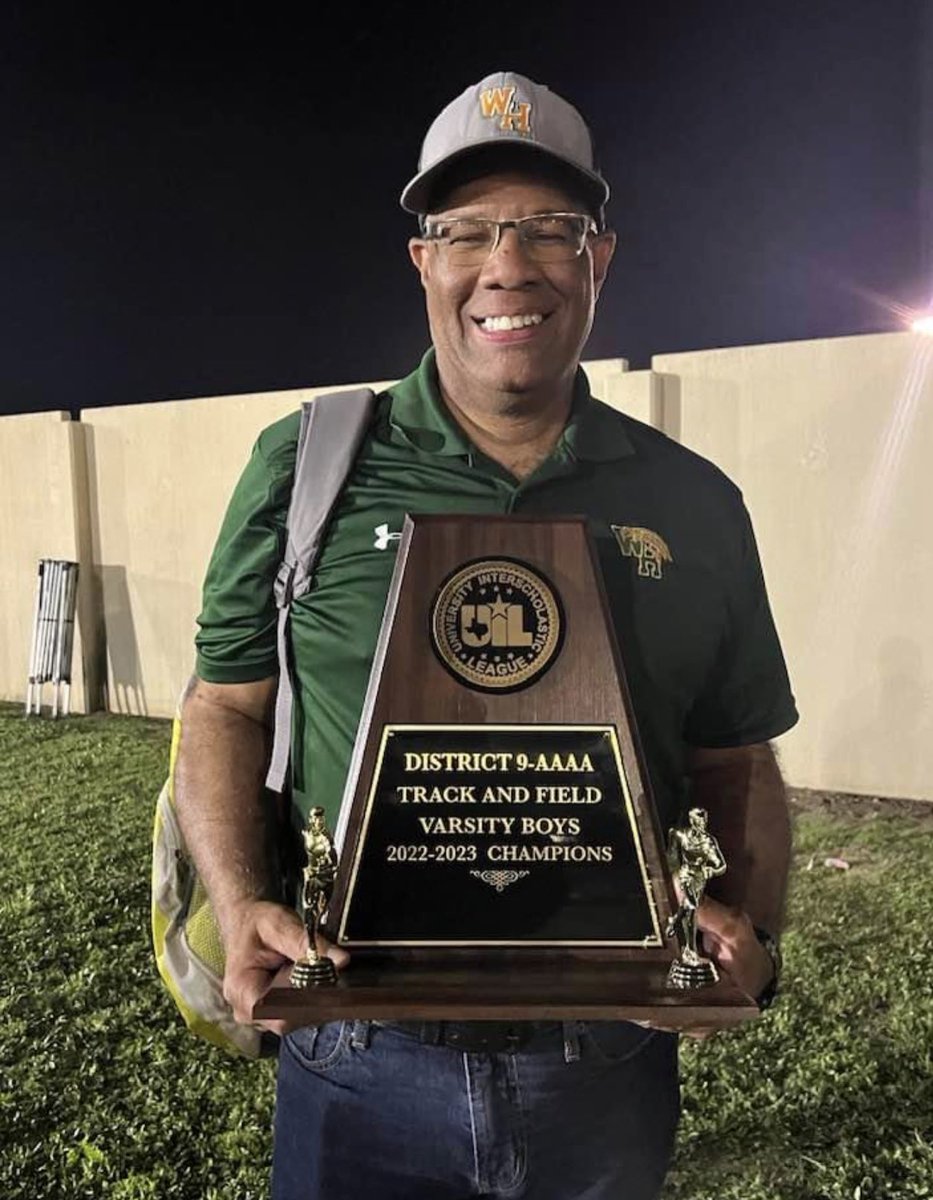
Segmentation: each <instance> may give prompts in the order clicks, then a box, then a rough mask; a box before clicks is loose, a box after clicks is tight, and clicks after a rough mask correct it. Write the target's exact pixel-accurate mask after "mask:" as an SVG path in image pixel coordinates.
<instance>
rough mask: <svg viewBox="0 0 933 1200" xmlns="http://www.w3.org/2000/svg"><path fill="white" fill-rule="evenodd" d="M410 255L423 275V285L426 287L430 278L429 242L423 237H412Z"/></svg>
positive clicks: (409, 243) (409, 248)
mask: <svg viewBox="0 0 933 1200" xmlns="http://www.w3.org/2000/svg"><path fill="white" fill-rule="evenodd" d="M408 257H409V258H410V259H411V261H412V262H413V263H414V266H415V270H416V271H417V272H418V274H419V275H420V276H421V286H422V287H425V286H426V285H427V280H428V263H429V260H430V255H429V254H428V243H427V242H426V241H425V240H424V239H423V238H414V237H413V238H411V239H409V242H408Z"/></svg>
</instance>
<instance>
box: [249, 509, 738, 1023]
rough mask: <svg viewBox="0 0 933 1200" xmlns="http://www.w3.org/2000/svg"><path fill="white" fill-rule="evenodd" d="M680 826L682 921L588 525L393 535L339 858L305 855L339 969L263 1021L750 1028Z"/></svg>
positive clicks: (277, 994) (705, 852)
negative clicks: (337, 950)
mask: <svg viewBox="0 0 933 1200" xmlns="http://www.w3.org/2000/svg"><path fill="white" fill-rule="evenodd" d="M690 820H691V823H690V825H689V827H688V828H686V829H684V830H680V831H677V832H676V833H672V835H671V838H672V841H671V854H672V858H673V864H674V870H675V871H676V873H677V878H678V880H679V886H680V892H681V894H682V896H683V900H682V902H681V904H680V906H678V903H677V896H676V895H675V890H674V883H673V879H672V873H671V865H670V864H669V862H668V856H667V852H666V851H665V848H664V845H663V837H662V834H661V829H660V826H659V823H658V817H657V813H656V811H655V807H654V803H653V800H652V797H651V794H650V788H649V783H648V777H647V773H646V770H645V767H644V763H643V758H642V753H641V749H640V745H639V742H638V732H637V729H636V725H635V719H634V715H633V710H632V704H631V700H630V697H629V693H628V689H627V685H626V681H625V674H624V671H623V666H622V658H621V655H620V652H619V648H618V646H617V644H616V635H615V631H614V626H613V622H612V619H611V616H610V612H609V607H608V601H607V598H606V594H605V588H604V585H603V580H602V575H601V571H600V567H599V562H598V558H597V555H596V550H595V547H594V545H593V542H592V538H591V536H590V533H589V531H588V528H587V523H586V520H585V519H584V518H582V517H547V518H545V517H525V516H521V517H515V516H510V517H475V516H474V517H467V516H420V515H419V516H413V517H412V516H410V517H406V520H405V526H404V529H403V532H402V537H401V541H400V543H399V550H398V557H397V561H396V566H395V573H394V575H393V579H392V584H391V586H390V589H389V594H388V598H387V601H386V608H385V615H384V618H383V623H382V628H381V631H380V636H379V641H378V644H377V647H376V652H375V655H374V659H373V665H372V670H371V675H370V682H369V687H368V689H367V693H366V699H365V702H364V705H363V711H362V715H361V718H360V723H359V729H358V734H357V739H356V743H355V746H354V750H353V755H352V758H351V762H350V768H349V771H348V776H347V783H346V789H345V792H344V797H343V802H342V805H341V808H340V813H339V818H338V820H337V822H336V826H335V830H334V847H333V848H331V849H328V846H329V842H328V840H327V835H326V831H325V830H324V829H323V821H322V818H321V817H319V816H315V815H314V814H312V822H313V823H314V825H315V829H314V831H313V832H312V831H311V829H310V827H309V831H308V833H306V835H305V841H306V849H307V851H308V867H307V868H306V871H305V888H304V908H305V918H306V921H307V923H308V930H309V937H310V942H311V947H312V950H311V951H310V952H309V958H313V956H314V955H315V953H316V952H315V951H314V949H313V947H314V936H313V935H314V933H315V932H317V930H318V928H320V929H321V932H322V933H323V934H324V936H325V937H327V938H328V939H329V940H330V941H331V942H333V943H335V944H336V945H338V946H341V947H343V948H345V949H346V950H348V951H349V953H350V964H349V966H348V967H346V968H345V969H344V970H343V971H341V972H340V973H339V976H338V977H337V978H336V979H333V977H331V979H332V982H330V983H328V982H327V979H326V978H325V975H324V972H325V971H327V969H328V968H327V967H323V968H322V967H321V966H320V965H319V964H318V965H314V963H313V962H306V963H301V964H298V965H297V966H296V967H295V968H294V973H293V979H292V982H293V983H296V984H297V986H291V985H290V984H289V981H288V975H287V972H285V971H283V973H282V976H281V978H277V979H276V980H275V981H274V984H273V987H272V989H271V990H270V991H269V992H268V993H267V994H266V995H265V996H264V997H263V999H262V1000H261V1001H260V1002H259V1004H258V1005H257V1006H256V1008H255V1010H254V1016H255V1017H256V1018H257V1019H263V1018H266V1019H268V1018H279V1019H282V1018H285V1019H288V1020H290V1021H293V1022H306V1023H318V1022H320V1021H323V1020H329V1019H335V1018H344V1017H353V1018H359V1019H366V1018H369V1019H398V1020H408V1019H422V1020H445V1019H457V1020H469V1019H479V1020H482V1019H490V1020H492V1019H495V1020H500V1019H501V1020H521V1019H529V1020H541V1019H548V1020H550V1019H565V1018H567V1019H569V1018H577V1019H591V1020H599V1019H631V1020H646V1021H652V1020H653V1021H655V1022H656V1023H658V1024H663V1025H665V1026H667V1027H680V1026H686V1025H691V1024H695V1023H703V1024H707V1025H719V1026H724V1025H729V1024H734V1023H737V1022H739V1021H744V1020H747V1019H748V1018H749V1017H750V1016H752V1015H755V1014H757V1011H758V1010H757V1006H756V1005H755V1004H754V1002H753V1001H752V1000H751V999H750V998H749V997H747V996H746V995H745V994H744V993H742V992H741V991H739V989H738V988H736V987H735V985H734V984H732V983H731V981H730V980H729V979H728V978H726V977H724V978H722V979H720V978H718V977H717V976H716V973H715V969H714V968H713V967H712V964H710V963H707V962H706V960H704V959H702V958H701V956H700V953H699V951H698V949H697V934H696V922H695V912H696V906H697V905H698V903H699V899H700V896H701V894H702V890H703V887H705V884H706V881H707V879H709V878H711V877H712V876H713V875H715V874H719V873H721V870H723V869H724V864H723V862H722V855H721V853H719V849H718V846H717V844H716V842H715V840H714V839H713V837H712V835H711V834H710V833H709V832H708V830H707V829H706V825H705V814H704V821H703V823H702V827H701V826H700V824H699V818H697V820H696V822H695V821H694V817H693V816H691V819H690ZM334 854H336V860H337V865H336V869H335V867H334V857H333V855H334ZM678 934H679V938H678V936H677V935H678ZM325 961H326V960H325ZM328 965H329V964H328ZM306 983H307V984H308V986H305V984H306Z"/></svg>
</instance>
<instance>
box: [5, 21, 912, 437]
mask: <svg viewBox="0 0 933 1200" xmlns="http://www.w3.org/2000/svg"><path fill="white" fill-rule="evenodd" d="M929 7H930V6H929V5H927V4H924V3H923V0H877V2H875V0H848V2H836V0H811V2H809V3H802V2H797V0H781V2H768V0H765V2H763V3H756V4H748V3H747V2H745V0H742V2H739V0H721V2H720V0H717V2H713V0H703V2H699V0H695V2H692V3H688V2H687V0H683V2H678V3H665V2H659V0H652V2H634V3H619V4H616V5H612V6H610V5H605V6H601V7H593V6H591V7H590V8H587V9H585V8H584V6H582V5H537V6H536V5H530V4H525V5H517V4H515V5H485V6H476V5H463V6H460V5H449V6H447V7H445V8H441V7H440V6H437V7H434V8H429V7H424V8H422V7H420V6H418V5H414V4H400V3H384V4H382V5H380V6H379V7H378V8H377V9H376V10H374V11H373V12H371V11H370V10H369V9H368V8H367V9H364V8H363V6H361V5H355V4H344V5H342V6H338V5H334V6H332V7H331V6H324V5H319V4H318V5H304V6H300V7H299V6H294V7H293V6H279V5H273V4H266V5H261V6H254V7H253V8H251V10H250V12H249V15H245V14H243V15H237V10H236V9H235V7H234V6H229V5H228V6H226V7H225V8H219V7H218V8H216V9H214V8H213V7H212V6H209V5H187V6H184V7H181V6H179V7H178V8H177V10H172V9H167V10H163V11H161V12H159V15H156V13H157V11H158V10H152V15H147V10H146V8H145V7H141V6H136V5H130V4H125V5H123V6H122V7H121V8H119V9H117V8H115V7H114V8H111V7H110V6H103V5H93V4H91V5H86V6H77V5H69V6H66V5H64V4H61V5H48V4H46V5H42V4H38V3H29V4H9V3H8V4H6V5H5V6H4V8H3V16H2V17H0V26H2V28H0V97H2V107H0V120H2V122H3V129H2V134H3V140H2V145H3V155H2V162H3V166H2V173H0V189H2V191H0V216H2V226H0V264H2V273H3V288H2V292H0V294H2V304H3V312H2V324H0V328H2V353H0V412H3V413H11V412H20V411H34V410H40V409H56V408H62V409H71V410H72V411H77V410H78V409H81V408H86V407H90V406H94V405H101V404H108V405H109V404H126V403H137V402H144V401H147V400H161V399H168V398H177V397H186V396H198V395H210V394H216V393H224V392H247V391H255V390H267V389H275V388H287V387H298V386H302V385H309V384H340V383H345V382H354V381H358V380H362V379H373V378H389V377H395V376H399V375H402V374H405V373H406V372H407V371H408V370H409V369H410V368H411V367H412V366H413V365H414V363H415V362H416V360H417V358H418V357H419V356H420V354H421V352H422V351H423V349H424V347H425V346H426V344H427V329H426V323H425V319H424V313H423V306H422V298H421V289H420V287H419V285H418V283H417V279H416V277H415V275H414V272H413V270H412V268H411V267H410V265H409V262H408V257H407V253H406V250H405V241H406V239H407V237H408V236H409V235H410V233H411V232H413V221H412V218H410V217H409V216H408V215H407V214H405V213H403V212H402V211H401V210H400V209H399V208H398V203H397V199H398V193H399V191H400V190H401V187H402V185H403V184H404V183H405V182H406V181H407V179H408V178H409V177H410V176H411V175H412V174H413V173H414V170H415V166H416V161H417V156H418V151H419V147H420V142H421V138H422V136H423V134H424V131H425V129H426V128H427V125H428V123H429V122H430V121H431V119H432V118H433V117H434V116H435V115H436V113H437V112H438V111H439V109H440V108H441V107H442V106H443V105H444V104H445V103H446V102H447V101H448V100H450V99H452V98H453V97H454V96H455V95H456V94H458V93H459V92H461V91H462V90H463V89H464V88H465V87H466V86H467V85H468V84H470V83H473V82H475V81H476V80H478V79H480V78H481V77H482V76H483V75H486V74H488V73H489V72H490V71H493V70H498V69H513V70H517V71H520V72H522V73H524V74H526V75H529V76H531V77H532V78H534V79H536V80H538V81H539V82H543V83H546V84H547V85H548V86H550V87H551V88H552V89H553V90H555V91H557V92H559V93H561V94H562V95H564V96H566V97H567V98H569V99H571V100H572V101H573V102H574V103H576V104H577V106H578V107H579V108H580V109H581V110H582V111H583V113H584V115H585V116H586V117H587V119H588V121H589V123H590V125H591V127H592V129H593V131H594V134H595V137H596V143H597V151H598V155H599V158H600V160H601V163H602V165H603V169H604V172H605V174H606V175H607V177H608V178H609V180H610V183H611V184H612V186H613V193H614V194H613V199H612V201H611V202H610V208H609V216H610V219H611V222H612V224H613V225H614V226H615V228H616V229H617V230H618V233H619V237H620V245H619V250H618V252H617V255H616V260H615V263H614V269H613V275H612V278H611V279H610V282H609V284H608V285H607V287H606V289H605V291H604V293H603V298H602V301H601V305H600V313H599V316H598V319H597V325H596V328H595V330H594V333H593V336H592V338H591V340H590V343H589V346H588V348H587V352H586V353H587V357H592V358H604V357H617V356H622V357H627V358H628V359H629V360H630V361H631V363H632V365H633V366H634V367H645V366H648V365H649V361H650V357H651V355H652V354H654V353H662V352H670V351H678V350H689V349H697V348H703V347H711V346H722V345H741V344H746V343H757V342H771V341H783V340H787V339H796V338H811V337H823V336H831V335H838V334H850V333H860V332H874V331H883V330H890V329H896V328H899V327H901V319H900V318H898V317H897V316H896V315H895V314H894V313H893V312H892V311H891V310H890V308H889V307H888V302H889V301H896V302H897V303H899V304H905V305H908V306H919V305H921V304H924V303H925V302H926V300H927V299H928V295H927V293H929V292H930V290H931V287H933V244H931V243H933V238H931V233H930V224H931V223H930V217H931V214H933V203H931V200H930V194H931V185H933V161H931V159H933V155H931V151H930V146H929V141H930V136H931V134H933V119H931V117H930V116H929V115H928V114H929V108H930V103H931V99H933V70H931V66H930V61H929V57H930V51H931V47H933V38H931V19H930V12H929ZM166 11H167V12H168V13H169V14H171V12H172V11H176V12H177V15H176V16H175V17H172V16H171V15H169V16H166V15H165V12H166ZM295 12H300V13H301V14H303V15H302V16H301V17H299V16H296V15H293V13H295Z"/></svg>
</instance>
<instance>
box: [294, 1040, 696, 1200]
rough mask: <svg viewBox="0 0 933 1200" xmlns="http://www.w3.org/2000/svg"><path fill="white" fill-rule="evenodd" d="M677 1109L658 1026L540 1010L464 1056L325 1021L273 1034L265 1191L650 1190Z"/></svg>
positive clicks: (598, 1195)
mask: <svg viewBox="0 0 933 1200" xmlns="http://www.w3.org/2000/svg"><path fill="white" fill-rule="evenodd" d="M679 1112H680V1095H679V1087H678V1082H677V1037H676V1035H674V1034H666V1033H659V1032H655V1031H651V1030H647V1029H642V1028H640V1027H639V1026H637V1025H632V1024H629V1023H628V1022H591V1023H584V1022H576V1021H573V1022H563V1023H559V1022H555V1023H554V1025H553V1026H552V1027H550V1028H547V1029H543V1030H541V1031H539V1032H537V1033H536V1034H535V1036H534V1038H533V1040H532V1041H531V1042H529V1043H527V1044H526V1045H524V1046H523V1047H522V1048H521V1049H520V1050H518V1051H515V1052H513V1053H501V1054H473V1053H462V1052H461V1051H458V1050H454V1049H451V1048H450V1047H447V1046H443V1045H430V1044H424V1043H423V1042H422V1041H420V1040H419V1039H418V1038H417V1037H416V1036H414V1035H413V1034H412V1033H410V1032H409V1031H404V1032H403V1031H401V1030H399V1029H396V1028H393V1027H392V1026H383V1025H380V1024H378V1023H376V1022H369V1021H334V1022H331V1023H329V1024H326V1025H322V1026H321V1027H320V1028H318V1029H315V1028H314V1027H310V1028H306V1029H299V1030H296V1031H295V1032H294V1033H292V1034H290V1035H289V1036H288V1037H286V1038H285V1039H284V1040H283V1043H282V1048H281V1051H280V1055H279V1076H278V1091H277V1095H276V1112H275V1149H274V1154H273V1171H272V1195H273V1200H357V1198H359V1200H467V1198H468V1197H486V1198H487V1200H492V1198H496V1200H500V1198H501V1200H609V1197H613V1198H617V1200H653V1198H654V1197H656V1196H657V1195H658V1193H659V1192H660V1189H661V1184H662V1182H663V1179H664V1175H665V1172H666V1170H667V1166H668V1162H669V1160H670V1155H671V1150H672V1146H673V1141H674V1134H675V1131H676V1127H677V1119H678V1116H679Z"/></svg>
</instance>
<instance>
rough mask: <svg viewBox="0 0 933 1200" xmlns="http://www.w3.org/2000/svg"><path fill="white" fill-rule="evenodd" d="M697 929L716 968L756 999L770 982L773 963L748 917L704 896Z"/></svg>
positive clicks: (736, 909)
mask: <svg viewBox="0 0 933 1200" xmlns="http://www.w3.org/2000/svg"><path fill="white" fill-rule="evenodd" d="M697 928H698V929H699V930H700V931H701V932H702V934H703V944H704V946H705V947H706V952H707V954H708V955H709V957H710V958H711V959H712V960H713V962H714V963H715V964H716V966H717V967H719V968H720V969H721V970H723V971H725V972H726V974H727V975H729V977H730V978H731V979H732V981H733V983H735V985H736V986H737V987H739V988H741V989H742V991H743V992H745V993H746V994H747V995H749V996H751V997H752V999H753V1000H755V999H757V998H758V997H759V996H760V995H761V993H762V992H763V991H764V990H765V988H766V987H767V986H768V984H769V983H770V982H771V979H772V977H773V975H774V963H773V962H772V961H771V955H770V954H769V953H768V952H767V950H766V949H765V948H764V946H762V944H761V942H759V940H758V938H757V937H756V936H755V930H754V927H753V925H752V922H751V918H750V917H749V915H748V913H745V912H742V910H741V909H739V908H730V907H729V906H728V905H725V904H720V903H719V901H718V900H714V899H713V898H712V897H711V896H704V897H703V900H702V901H701V903H700V907H699V908H698V909H697Z"/></svg>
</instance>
